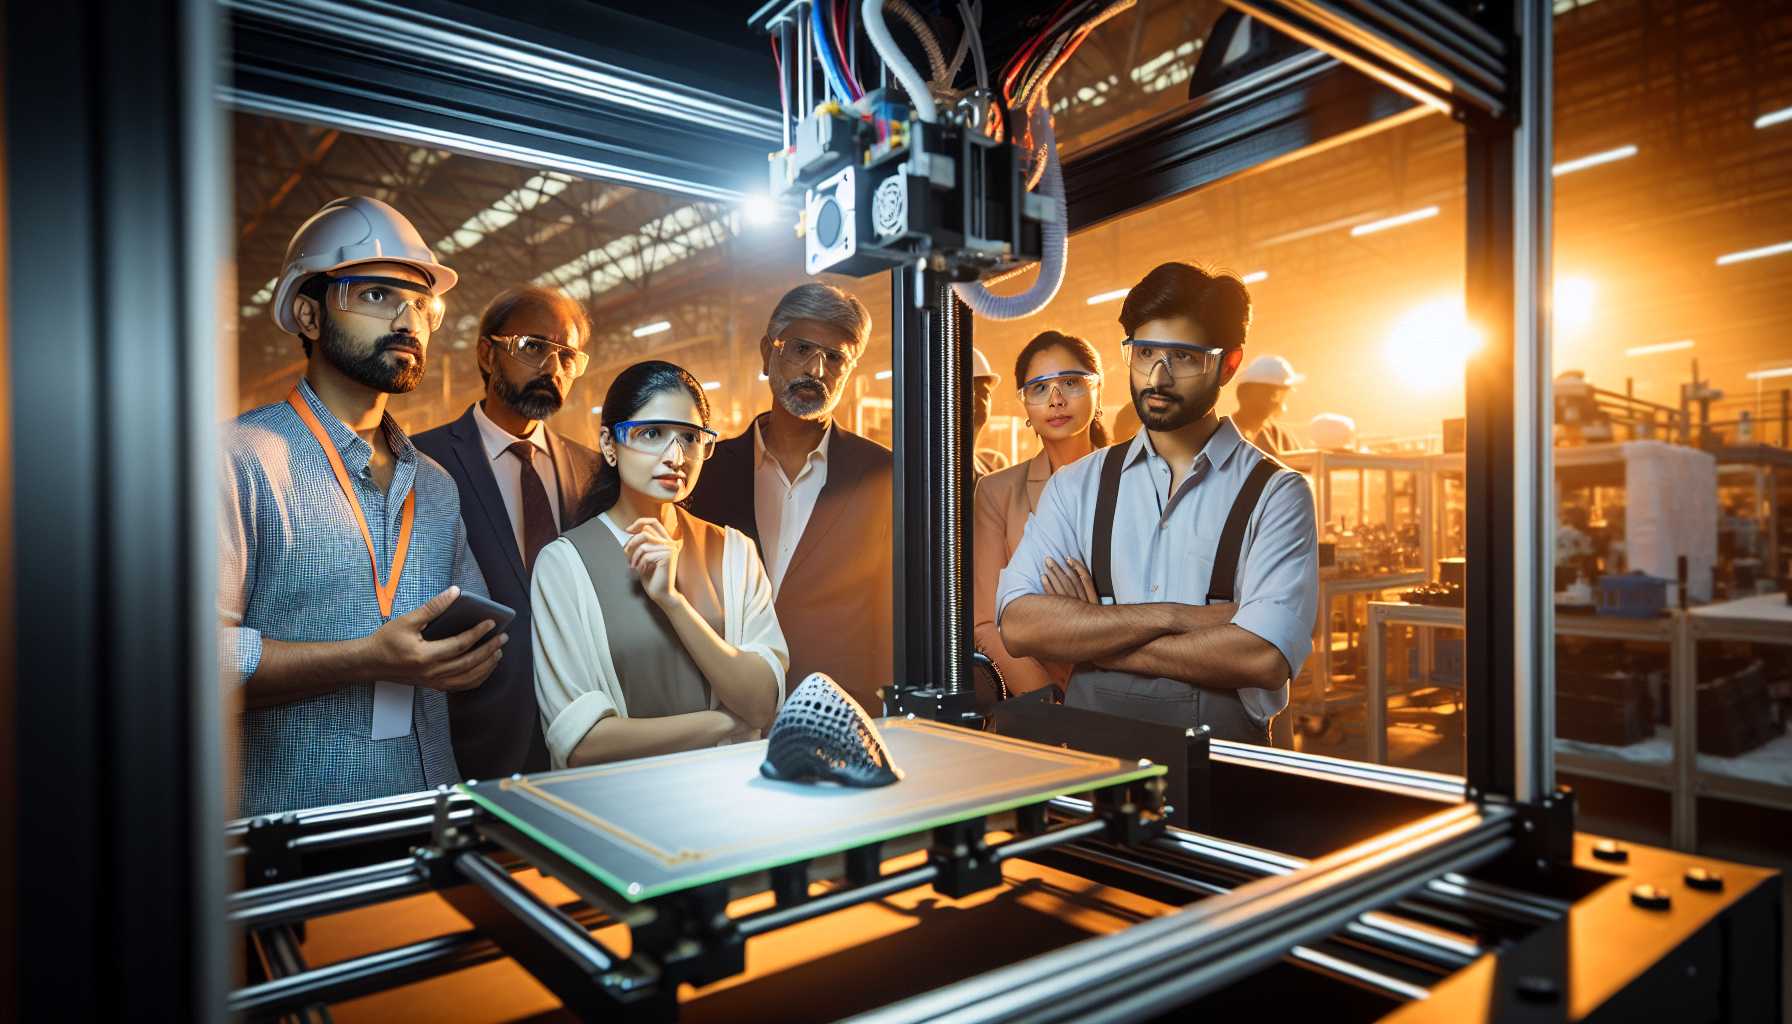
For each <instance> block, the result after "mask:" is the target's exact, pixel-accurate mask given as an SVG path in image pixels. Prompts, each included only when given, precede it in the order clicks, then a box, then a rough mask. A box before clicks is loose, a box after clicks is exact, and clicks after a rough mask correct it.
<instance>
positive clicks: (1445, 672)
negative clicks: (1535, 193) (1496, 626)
mask: <svg viewBox="0 0 1792 1024" xmlns="http://www.w3.org/2000/svg"><path fill="white" fill-rule="evenodd" d="M1071 109H1072V110H1073V111H1074V110H1076V109H1077V106H1076V105H1075V104H1073V105H1072V108H1071ZM1462 161H1463V146H1462V133H1461V131H1460V130H1459V129H1458V127H1457V126H1456V124H1455V123H1454V122H1451V121H1449V120H1448V119H1445V118H1440V117H1429V118H1422V119H1418V120H1413V121H1409V122H1407V123H1403V124H1400V125H1397V126H1395V127H1391V128H1388V129H1385V130H1383V131H1380V132H1376V133H1374V134H1371V135H1369V136H1367V137H1364V138H1360V139H1358V140H1356V141H1352V142H1349V143H1346V144H1343V145H1338V146H1334V147H1332V148H1329V149H1324V150H1321V151H1319V152H1316V153H1313V154H1310V155H1308V156H1305V157H1303V158H1301V159H1298V160H1294V161H1291V162H1288V163H1284V164H1281V165H1278V166H1275V167H1272V168H1269V169H1265V170H1262V171H1258V172H1255V173H1252V174H1248V175H1244V176H1242V177H1239V178H1236V179H1233V180H1230V181H1226V182H1222V183H1220V184H1218V185H1214V186H1211V187H1209V188H1206V189H1202V190H1200V191H1197V192H1193V193H1188V194H1185V195H1183V196H1180V197H1177V198H1174V199H1170V200H1166V201H1164V202H1162V203H1158V204H1155V205H1153V206H1150V207H1148V208H1144V209H1139V210H1136V211H1134V212H1132V213H1129V214H1126V215H1123V216H1120V217H1117V218H1114V219H1112V220H1108V221H1106V222H1104V223H1102V224H1099V225H1097V226H1095V227H1091V228H1085V229H1083V230H1081V231H1078V232H1075V233H1073V234H1072V236H1071V241H1070V261H1069V268H1068V270H1067V272H1066V275H1065V281H1064V286H1063V288H1062V289H1060V290H1059V292H1058V294H1057V297H1056V298H1055V299H1054V300H1053V302H1052V303H1051V305H1049V306H1048V307H1046V309H1045V311H1044V312H1042V313H1040V314H1038V315H1037V316H1034V317H1030V318H1028V319H1025V320H1019V321H1009V322H993V321H985V320H978V321H977V323H976V325H975V329H974V335H973V336H974V338H975V342H976V345H977V347H978V348H980V349H982V350H983V352H984V353H985V354H986V355H987V356H988V357H989V359H990V361H991V363H992V364H993V365H994V367H995V369H996V370H997V372H999V373H1001V374H1002V375H1003V377H1004V378H1007V379H1012V375H1014V374H1015V373H1017V371H1018V369H1019V368H1017V367H1016V366H1015V358H1016V356H1017V355H1018V354H1019V352H1020V350H1021V349H1022V347H1024V346H1025V344H1026V343H1027V341H1028V340H1029V339H1031V338H1032V337H1033V336H1034V335H1035V334H1037V333H1038V332H1040V331H1042V330H1046V329H1051V330H1059V331H1064V332H1066V333H1069V334H1073V335H1077V336H1080V337H1083V338H1086V339H1088V340H1089V341H1090V342H1091V343H1092V344H1094V345H1095V347H1096V349H1097V350H1098V351H1099V352H1100V353H1101V356H1102V359H1103V360H1104V361H1105V368H1106V376H1105V379H1104V382H1103V386H1102V392H1101V405H1102V418H1103V421H1104V422H1106V423H1108V424H1115V423H1117V422H1125V421H1124V419H1123V416H1124V415H1125V414H1126V413H1127V412H1129V410H1127V409H1126V406H1127V405H1128V403H1129V401H1130V398H1129V391H1128V375H1127V373H1126V371H1125V364H1124V363H1123V362H1122V361H1121V360H1122V358H1123V356H1122V351H1121V347H1120V344H1119V342H1120V340H1121V338H1122V337H1123V336H1124V331H1123V330H1122V329H1121V327H1120V325H1119V322H1118V317H1119V314H1120V309H1121V306H1122V301H1123V295H1124V291H1125V289H1126V288H1128V287H1129V286H1131V285H1132V284H1134V283H1136V282H1137V281H1138V280H1139V279H1140V278H1141V277H1143V276H1144V275H1145V274H1146V273H1147V272H1148V271H1150V270H1151V268H1153V267H1155V266H1157V265H1158V264H1160V263H1162V262H1164V261H1167V260H1184V261H1190V262H1195V263H1200V264H1203V265H1205V266H1208V267H1209V268H1211V269H1216V270H1222V271H1227V272H1230V273H1234V274H1237V275H1239V276H1240V277H1242V278H1243V279H1244V280H1245V281H1246V283H1247V285H1248V287H1249V289H1250V292H1251V298H1252V305H1253V317H1254V322H1253V325H1252V327H1251V331H1250V335H1249V338H1248V341H1247V343H1246V345H1245V362H1246V363H1247V364H1248V363H1249V362H1250V361H1251V360H1252V359H1255V358H1257V357H1259V356H1263V355H1279V356H1282V357H1283V358H1285V359H1287V360H1289V362H1290V363H1292V364H1293V366H1294V368H1295V370H1296V371H1297V372H1298V373H1301V374H1304V375H1305V380H1304V381H1302V382H1300V383H1299V384H1298V385H1297V386H1296V387H1295V388H1293V390H1292V391H1291V392H1290V393H1289V395H1288V398H1287V412H1286V414H1284V415H1282V416H1281V417H1279V418H1278V421H1279V422H1280V423H1281V424H1282V425H1283V426H1284V427H1285V428H1287V429H1288V430H1289V432H1290V433H1292V434H1293V435H1294V437H1295V439H1296V441H1297V442H1298V448H1297V449H1296V450H1293V451H1289V452H1285V453H1283V458H1284V460H1285V461H1286V462H1288V463H1289V465H1291V466H1293V467H1294V468H1296V469H1299V470H1300V471H1301V472H1303V473H1305V474H1306V475H1307V477H1308V480H1309V483H1310V484H1311V486H1312V488H1313V492H1314V496H1315V500H1316V501H1317V503H1318V519H1319V534H1320V535H1319V541H1320V545H1321V547H1320V583H1319V588H1320V605H1319V607H1320V611H1319V621H1318V623H1317V624H1316V629H1315V634H1316V635H1315V642H1314V649H1313V654H1312V656H1311V657H1309V658H1308V660H1307V663H1306V664H1305V665H1304V666H1303V667H1302V669H1301V671H1300V673H1299V675H1298V677H1297V678H1296V680H1295V681H1294V685H1293V688H1292V694H1291V700H1290V705H1289V711H1288V712H1287V713H1285V718H1283V719H1278V723H1280V722H1282V721H1286V722H1287V724H1288V726H1289V727H1290V729H1289V733H1291V735H1289V733H1284V734H1282V735H1281V736H1280V737H1279V738H1278V745H1279V746H1284V747H1285V746H1288V745H1290V743H1291V744H1292V746H1293V747H1294V749H1297V750H1301V751H1304V752H1310V753H1318V754H1326V755H1330V756H1335V757H1343V758H1348V759H1352V760H1365V759H1370V758H1371V757H1372V755H1373V754H1374V750H1375V748H1374V747H1373V745H1372V744H1371V743H1370V741H1369V733H1368V729H1369V715H1368V700H1369V694H1370V693H1371V692H1373V691H1374V688H1375V686H1376V685H1377V684H1376V681H1375V680H1374V679H1372V678H1371V676H1372V673H1373V667H1372V666H1370V665H1369V664H1368V663H1367V661H1366V651H1367V647H1368V644H1367V639H1366V636H1365V630H1366V629H1367V628H1368V622H1369V606H1370V603H1371V602H1400V601H1401V600H1402V598H1403V595H1405V594H1407V593H1408V592H1411V591H1415V590H1420V591H1424V593H1422V594H1418V595H1415V597H1418V598H1419V599H1421V600H1426V601H1435V602H1440V603H1441V604H1442V605H1444V606H1445V607H1448V608H1451V609H1453V610H1455V611H1456V612H1457V616H1458V618H1460V612H1461V607H1462V605H1461V591H1460V589H1459V588H1460V586H1461V583H1462V570H1463V566H1462V562H1461V558H1460V556H1461V554H1462V543H1463V527H1464V524H1463V513H1462V504H1463V493H1462V480H1463V475H1462V456H1461V454H1460V448H1459V447H1458V448H1457V450H1456V451H1455V452H1453V453H1446V452H1445V450H1444V448H1445V439H1446V437H1447V436H1449V435H1450V433H1451V431H1450V430H1449V428H1448V424H1449V423H1450V422H1451V421H1453V420H1456V419H1458V418H1459V417H1461V416H1462V415H1463V363H1464V359H1465V357H1466V356H1467V355H1468V354H1469V353H1470V352H1472V351H1473V349H1474V347H1475V346H1476V345H1477V344H1478V341H1477V339H1476V337H1475V332H1474V331H1473V329H1472V328H1470V327H1469V326H1468V325H1467V324H1466V321H1465V319H1464V314H1463V312H1462V308H1463V298H1462V296H1463V272H1464V271H1463V218H1464V199H1463V188H1462ZM1414 211H1418V212H1420V213H1422V214H1424V216H1423V217H1421V218H1419V219H1416V220H1413V221H1412V222H1410V223H1404V224H1400V225H1398V226H1389V227H1384V228H1379V229H1377V228H1378V224H1380V223H1385V222H1386V221H1387V220H1388V219H1389V218H1394V217H1398V216H1400V215H1402V214H1409V213H1413V212H1414ZM1072 219H1073V221H1074V219H1075V214H1074V212H1073V214H1072ZM1031 280H1032V272H1031V271H1028V272H1026V273H1024V274H1023V275H1021V276H1020V277H1019V278H1018V279H1017V280H1016V281H1015V282H1014V283H1013V284H1012V285H1004V286H1002V287H1001V289H1000V290H1003V291H1007V290H1009V289H1011V288H1012V289H1020V288H1024V287H1026V286H1028V285H1029V284H1030V283H1031ZM1237 404H1238V403H1237V398H1236V389H1235V388H1233V387H1228V388H1226V389H1224V390H1223V391H1222V393H1221V397H1220V402H1219V411H1220V413H1221V414H1231V413H1232V412H1233V411H1235V410H1236V408H1237ZM1322 414H1333V415H1341V416H1346V417H1349V418H1350V419H1351V420H1353V421H1354V422H1355V433H1354V436H1352V437H1350V438H1348V439H1340V440H1336V441H1334V440H1333V439H1331V438H1327V437H1324V436H1321V437H1320V438H1319V439H1318V441H1325V442H1327V443H1330V444H1332V445H1333V447H1330V448H1320V447H1318V446H1317V444H1318V442H1317V441H1316V439H1315V436H1314V431H1313V429H1312V421H1313V418H1314V417H1315V416H1319V415H1322ZM1025 420H1026V410H1025V409H1023V408H1022V407H1021V405H1020V402H1019V400H1018V399H1017V398H1016V397H1015V396H1014V392H1013V390H1012V388H1009V387H1007V386H1003V387H1000V388H997V390H996V397H995V403H994V410H993V412H992V414H991V416H990V423H989V427H988V428H986V430H985V433H984V435H983V437H982V439H981V442H980V443H981V445H982V446H983V447H986V448H995V449H997V450H999V451H1001V452H1002V453H1003V454H1005V455H1007V456H1009V457H1010V458H1011V459H1014V460H1016V461H1018V460H1022V459H1027V458H1030V457H1032V456H1033V455H1034V454H1036V453H1037V452H1038V451H1039V442H1038V437H1037V435H1035V434H1034V433H1033V432H1032V431H1031V430H1029V429H1027V428H1026V426H1025ZM1131 422H1132V423H1133V424H1136V423H1137V420H1136V419H1133V420H1132V421H1131ZM1321 434H1322V435H1323V431H1321ZM1453 588H1454V589H1453ZM1389 629H1390V631H1392V630H1393V627H1389ZM1460 651H1461V629H1460V627H1458V628H1457V629H1456V631H1455V632H1454V633H1453V634H1452V635H1451V636H1450V637H1446V638H1443V639H1441V640H1439V641H1438V643H1437V644H1435V645H1432V644H1430V643H1429V642H1427V645H1426V655H1427V661H1426V663H1425V664H1423V665H1420V664H1419V663H1418V662H1417V661H1414V662H1412V664H1411V665H1410V666H1407V665H1405V664H1403V665H1401V666H1400V672H1399V676H1398V679H1397V680H1395V681H1393V682H1391V683H1389V684H1388V685H1385V686H1383V691H1384V698H1385V701H1386V704H1387V710H1386V713H1385V715H1384V716H1383V721H1384V722H1385V723H1386V735H1387V740H1386V741H1385V746H1386V748H1387V761H1388V763H1391V764H1394V765H1397V766H1401V767H1407V768H1418V769H1423V770H1427V771H1435V772H1444V773H1449V774H1452V775H1457V774H1461V772H1462V770H1463V679H1462V671H1461V654H1460ZM1452 652H1454V654H1455V657H1454V659H1453V660H1452V657H1451V654H1452ZM1400 657H1403V658H1404V657H1409V655H1408V654H1406V653H1402V654H1400ZM1410 657H1412V658H1417V657H1418V649H1417V647H1416V646H1415V647H1413V649H1412V652H1411V654H1410ZM1409 667H1410V671H1409V670H1408V668H1409Z"/></svg>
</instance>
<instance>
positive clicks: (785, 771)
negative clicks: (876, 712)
mask: <svg viewBox="0 0 1792 1024" xmlns="http://www.w3.org/2000/svg"><path fill="white" fill-rule="evenodd" d="M759 774H761V775H763V776H765V777H766V778H768V779H777V780H780V781H783V782H820V781H829V782H838V783H840V784H841V785H845V786H860V787H866V788H869V787H873V786H887V785H889V784H890V783H892V782H896V781H898V780H900V779H901V778H902V769H900V768H897V767H896V766H895V765H894V764H891V763H890V751H889V749H888V748H887V747H885V746H884V738H883V737H882V736H880V735H879V734H878V731H877V726H875V725H873V724H872V723H871V718H870V716H869V715H866V714H865V712H864V709H862V708H860V707H859V705H858V702H857V701H855V700H853V699H852V698H851V697H849V696H847V693H846V691H845V690H842V689H841V688H840V684H839V683H836V682H834V681H833V680H832V679H829V678H828V677H827V676H826V675H825V674H823V673H820V672H813V673H810V675H809V678H807V679H805V680H803V681H802V684H801V685H799V686H798V687H797V688H796V689H795V690H794V691H792V692H791V694H790V696H789V698H787V699H786V700H785V701H784V707H783V708H781V709H780V710H779V711H778V718H777V720H776V721H774V722H773V723H772V731H771V735H770V736H768V737H767V738H766V746H765V760H764V761H763V762H761V763H760V765H759Z"/></svg>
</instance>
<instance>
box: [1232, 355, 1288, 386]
mask: <svg viewBox="0 0 1792 1024" xmlns="http://www.w3.org/2000/svg"><path fill="white" fill-rule="evenodd" d="M1306 379H1307V378H1305V377H1303V376H1301V375H1300V374H1298V373H1295V372H1294V367H1293V366H1291V365H1289V363H1288V360H1286V359H1283V358H1282V357H1281V356H1258V357H1257V358H1255V359H1253V360H1251V362H1250V365H1249V366H1246V367H1245V368H1244V369H1243V370H1240V371H1239V373H1238V376H1236V377H1234V378H1232V383H1234V384H1268V385H1270V386H1271V387H1278V388H1291V387H1293V386H1294V385H1296V384H1299V383H1300V382H1301V381H1303V380H1306Z"/></svg>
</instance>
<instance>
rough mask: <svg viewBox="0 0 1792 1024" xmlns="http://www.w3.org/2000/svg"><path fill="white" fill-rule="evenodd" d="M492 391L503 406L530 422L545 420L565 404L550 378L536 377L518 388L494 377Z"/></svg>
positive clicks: (502, 378)
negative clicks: (530, 420) (513, 410)
mask: <svg viewBox="0 0 1792 1024" xmlns="http://www.w3.org/2000/svg"><path fill="white" fill-rule="evenodd" d="M492 390H493V391H494V392H495V393H496V394H497V396H498V399H499V400H500V401H502V402H503V403H504V404H505V405H508V406H510V407H511V408H512V409H515V410H516V411H517V412H518V413H520V414H522V415H523V416H525V417H527V418H528V419H532V420H545V419H547V418H548V417H549V416H552V415H554V414H555V413H557V412H559V411H560V406H561V405H563V404H565V402H566V399H565V398H564V397H562V396H561V394H560V391H559V389H557V388H555V387H554V381H553V379H552V378H551V377H537V378H535V379H534V380H532V381H530V382H528V383H527V384H524V385H523V386H521V387H518V386H516V385H514V384H512V383H510V381H509V380H506V379H505V378H504V377H502V376H494V377H493V378H492Z"/></svg>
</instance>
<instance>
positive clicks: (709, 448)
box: [610, 420, 716, 461]
mask: <svg viewBox="0 0 1792 1024" xmlns="http://www.w3.org/2000/svg"><path fill="white" fill-rule="evenodd" d="M610 436H611V437H612V438H615V440H616V443H617V444H619V445H621V446H622V447H624V448H627V449H629V450H630V451H636V452H640V453H642V454H643V455H661V454H664V453H665V451H666V449H668V448H670V447H671V446H672V445H678V446H679V448H681V449H683V450H684V454H685V458H688V459H697V460H698V461H702V460H704V459H707V458H709V457H710V456H711V455H714V454H715V451H716V432H715V431H713V430H711V429H709V428H708V427H700V426H698V425H697V424H695V423H685V422H683V421H682V420H623V421H622V422H621V423H617V424H613V425H612V426H611V427H610Z"/></svg>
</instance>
